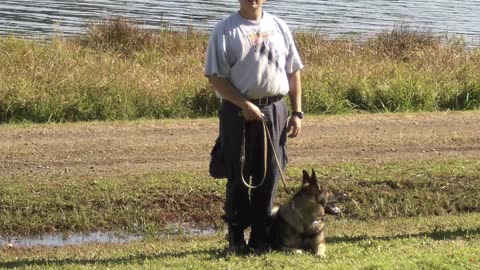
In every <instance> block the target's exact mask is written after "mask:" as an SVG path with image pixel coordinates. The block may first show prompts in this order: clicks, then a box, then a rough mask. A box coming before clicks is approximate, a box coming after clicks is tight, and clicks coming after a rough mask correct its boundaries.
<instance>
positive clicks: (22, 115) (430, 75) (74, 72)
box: [0, 18, 480, 122]
mask: <svg viewBox="0 0 480 270" xmlns="http://www.w3.org/2000/svg"><path fill="white" fill-rule="evenodd" d="M296 41H297V45H298V48H299V50H300V53H301V55H302V58H303V60H304V62H305V64H306V67H305V69H304V71H303V90H304V97H305V98H304V100H305V102H304V103H305V110H306V111H307V112H308V113H343V112H352V111H367V112H379V111H435V110H465V109H478V108H479V101H480V81H479V80H480V79H479V78H480V74H479V73H480V52H479V50H478V49H469V48H467V46H466V45H465V44H463V43H462V42H461V40H458V39H447V38H444V37H441V36H436V35H434V34H432V33H429V32H428V31H420V30H417V29H411V28H408V27H405V26H400V27H396V28H394V29H393V30H391V31H385V32H382V33H380V34H378V35H376V36H374V37H371V38H369V39H367V40H364V41H361V40H356V39H353V38H352V39H346V38H344V39H331V38H327V37H325V36H322V35H320V34H317V33H315V32H314V31H311V32H301V33H297V34H296ZM207 43H208V34H206V33H201V32H198V31H195V30H193V29H182V30H181V31H177V30H175V29H171V28H168V27H164V28H162V29H160V30H156V31H151V30H145V29H142V28H141V27H140V26H139V25H138V24H136V23H135V22H134V21H131V20H129V19H126V18H111V19H109V20H106V21H102V22H98V23H93V24H92V25H90V26H89V28H88V31H87V33H86V34H85V35H82V36H79V37H76V38H70V39H67V38H60V37H57V38H53V39H52V40H47V41H46V42H44V41H32V40H25V39H22V38H16V37H12V36H10V37H4V38H0V122H10V121H35V122H47V121H55V122H57V121H88V120H112V119H138V118H163V117H199V116H213V115H215V114H216V110H217V108H218V100H217V99H216V97H215V95H214V92H213V89H212V88H211V86H210V85H209V84H208V82H207V80H206V79H205V78H204V76H203V65H204V57H205V50H206V46H207Z"/></svg>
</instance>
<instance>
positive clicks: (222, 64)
mask: <svg viewBox="0 0 480 270" xmlns="http://www.w3.org/2000/svg"><path fill="white" fill-rule="evenodd" d="M224 32H225V31H224V27H223V24H222V23H219V24H217V25H216V26H215V28H214V29H213V31H212V34H211V35H210V40H209V41H208V47H207V53H206V60H205V73H204V74H205V75H206V76H209V75H216V76H218V77H221V78H227V77H229V75H230V65H229V64H228V61H227V42H226V37H225V33H224Z"/></svg>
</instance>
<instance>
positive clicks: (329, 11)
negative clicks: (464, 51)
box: [0, 0, 480, 45]
mask: <svg viewBox="0 0 480 270" xmlns="http://www.w3.org/2000/svg"><path fill="white" fill-rule="evenodd" d="M264 8H265V10H266V11H269V12H271V13H273V14H275V15H278V16H280V17H281V18H283V19H284V20H285V21H287V23H288V24H289V25H290V27H291V28H292V29H293V30H305V29H306V30H312V29H315V31H319V32H321V33H325V34H327V35H330V36H340V35H344V34H360V35H371V34H372V33H376V32H378V31H382V30H389V29H391V28H392V27H393V26H394V25H396V24H400V23H405V24H407V25H410V26H412V27H415V28H416V27H419V28H420V29H429V30H431V31H433V32H437V33H442V34H449V35H462V36H464V37H465V39H466V40H467V41H468V42H469V43H473V44H476V45H478V44H480V0H470V1H469V0H416V1H413V0H409V1H402V0H361V1H355V0H337V1H328V0H289V1H287V0H269V1H267V2H266V3H265V6H264ZM237 9H238V0H176V1H171V0H76V1H72V0H35V1H31V0H1V1H0V34H3V35H5V34H8V33H15V34H22V35H26V36H47V37H48V36H51V35H52V34H54V33H57V34H63V35H71V34H76V33H81V32H84V31H85V25H86V24H87V23H88V22H90V21H92V20H98V19H101V18H105V17H109V16H117V15H121V16H127V17H130V18H133V19H135V20H137V21H138V22H140V23H142V24H143V25H144V26H145V27H146V28H153V29H154V28H158V27H159V26H160V25H170V26H173V27H178V28H184V27H185V26H193V27H194V28H196V29H199V30H205V31H210V30H211V28H212V27H213V25H214V24H215V22H217V21H218V20H220V19H221V18H223V17H225V16H227V15H229V14H231V13H232V12H235V11H236V10H237Z"/></svg>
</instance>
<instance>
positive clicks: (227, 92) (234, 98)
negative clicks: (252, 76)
mask: <svg viewBox="0 0 480 270" xmlns="http://www.w3.org/2000/svg"><path fill="white" fill-rule="evenodd" d="M207 78H208V81H209V82H210V84H212V86H213V87H214V88H215V90H217V91H218V92H219V93H220V95H222V97H223V99H225V100H228V101H230V102H231V103H233V104H235V105H237V106H238V107H240V108H242V109H245V107H246V106H247V102H248V100H247V99H246V98H245V97H244V96H243V95H241V94H240V93H239V91H237V90H236V89H235V87H234V86H233V85H232V83H231V82H230V81H229V80H227V79H224V78H220V77H217V76H215V75H211V76H207Z"/></svg>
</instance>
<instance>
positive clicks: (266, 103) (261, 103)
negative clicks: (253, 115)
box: [258, 97, 268, 106]
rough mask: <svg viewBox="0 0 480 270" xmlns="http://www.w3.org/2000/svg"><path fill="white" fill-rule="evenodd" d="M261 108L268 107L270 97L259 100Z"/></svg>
mask: <svg viewBox="0 0 480 270" xmlns="http://www.w3.org/2000/svg"><path fill="white" fill-rule="evenodd" d="M258 105H259V106H267V105H268V97H261V98H260V99H258Z"/></svg>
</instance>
